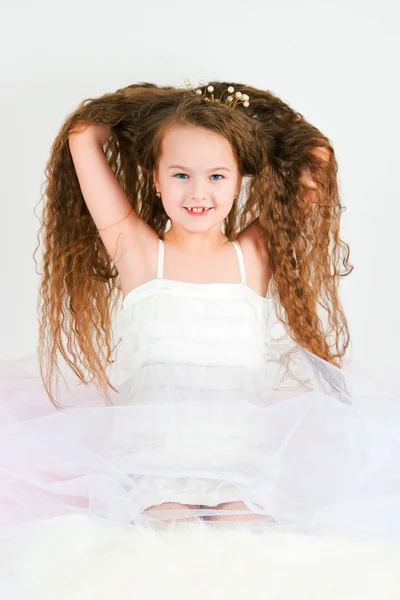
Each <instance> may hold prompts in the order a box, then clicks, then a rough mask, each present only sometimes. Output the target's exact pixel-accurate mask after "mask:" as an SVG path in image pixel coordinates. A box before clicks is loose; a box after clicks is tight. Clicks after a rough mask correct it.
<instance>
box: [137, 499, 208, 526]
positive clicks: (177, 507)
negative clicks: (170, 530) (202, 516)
mask: <svg viewBox="0 0 400 600" xmlns="http://www.w3.org/2000/svg"><path fill="white" fill-rule="evenodd" d="M198 508H200V507H199V506H197V505H194V504H180V503H179V502H163V503H162V504H154V505H152V506H149V507H148V508H146V510H144V511H143V513H148V514H149V515H150V516H152V517H153V518H155V519H157V520H158V521H162V522H163V523H171V521H174V522H175V521H178V522H183V521H195V520H197V519H198V517H195V516H193V517H191V516H187V517H179V516H178V515H177V516H176V517H175V516H174V518H167V519H163V518H162V517H163V516H164V515H163V513H164V512H165V511H168V512H170V511H171V512H172V511H186V512H194V511H195V510H196V509H198Z"/></svg>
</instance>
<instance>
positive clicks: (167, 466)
mask: <svg viewBox="0 0 400 600" xmlns="http://www.w3.org/2000/svg"><path fill="white" fill-rule="evenodd" d="M282 355H283V354H282ZM293 357H294V361H293V363H292V364H293V365H297V366H296V368H295V369H294V371H293V370H292V372H291V376H290V377H286V378H282V377H280V376H279V373H280V372H281V369H280V367H282V361H280V360H279V359H278V361H276V363H275V364H277V365H278V366H279V368H276V370H275V371H273V368H272V366H271V368H270V369H269V371H268V377H267V378H266V377H264V376H260V375H258V376H257V377H256V378H254V377H253V378H252V382H251V384H250V381H249V380H246V382H245V383H244V384H243V387H242V393H241V394H238V395H236V396H235V395H232V394H229V393H228V392H227V391H226V392H224V393H218V394H215V391H214V392H212V393H211V391H210V393H209V394H204V391H203V392H202V393H200V392H198V391H196V389H193V388H192V389H189V387H187V388H185V389H183V388H182V386H180V387H179V389H178V388H176V389H175V390H174V386H173V385H169V386H168V387H164V388H163V390H162V392H161V390H158V391H157V388H155V389H153V391H152V392H151V393H150V392H149V388H150V386H148V387H147V388H146V386H145V385H143V381H141V385H140V387H138V386H137V385H136V384H135V383H133V382H136V383H137V380H138V379H137V378H134V379H132V381H131V382H130V383H129V385H128V384H126V385H125V387H124V390H123V393H122V394H114V393H113V394H111V399H112V400H113V406H107V405H105V404H104V400H103V398H102V397H101V396H100V394H99V392H98V391H97V390H96V389H95V388H94V386H92V385H89V386H86V387H85V386H82V385H78V384H77V383H76V382H74V383H71V380H70V381H69V383H68V387H67V385H66V384H63V386H61V387H60V388H59V390H58V399H59V401H60V402H61V403H62V404H63V405H64V406H66V407H67V408H65V409H64V410H63V411H58V410H56V409H55V408H54V406H53V405H52V404H51V403H50V401H49V399H48V397H47V395H46V393H45V391H44V388H43V385H42V382H41V379H40V377H39V375H38V370H37V365H36V363H35V360H34V358H33V357H28V358H27V359H25V360H24V361H22V360H21V361H16V362H5V361H3V362H2V363H1V364H0V367H1V371H0V373H1V380H0V394H1V404H0V457H1V458H0V581H2V585H3V586H4V589H6V586H7V585H11V588H12V589H14V590H16V589H17V587H13V584H12V583H10V582H12V581H14V582H15V581H16V579H18V577H17V576H16V573H17V572H18V568H17V565H19V566H20V567H21V568H25V572H24V574H23V577H25V578H26V561H27V560H28V559H27V557H28V556H30V560H34V556H35V551H34V548H36V547H37V548H39V547H40V544H41V543H42V552H44V554H42V563H41V564H42V567H43V568H44V569H45V572H46V573H47V575H44V574H43V573H44V572H42V573H41V576H42V579H43V578H44V579H43V581H45V579H46V577H47V578H49V577H51V573H53V574H54V573H55V572H56V571H54V569H53V570H52V571H51V573H50V571H49V570H48V564H49V563H48V562H46V561H49V560H50V559H51V556H52V555H53V554H54V553H56V554H57V553H59V552H61V554H62V553H63V550H62V548H61V546H62V540H63V539H65V540H66V539H67V538H68V535H69V534H68V532H70V531H71V529H69V528H70V527H72V529H73V528H74V527H75V528H76V529H75V530H76V531H78V532H79V531H85V527H87V525H85V524H86V523H88V522H91V523H92V524H96V526H97V527H98V528H100V529H98V530H96V536H97V537H96V540H97V546H96V550H94V549H93V547H92V549H91V552H92V553H93V554H92V556H93V560H94V557H95V556H97V554H96V552H97V553H99V555H102V554H101V548H102V547H103V546H101V544H100V542H99V537H98V536H99V531H100V530H101V527H104V526H107V527H113V528H114V530H113V535H114V536H115V538H114V541H115V542H116V543H117V545H118V543H120V542H121V540H122V538H121V537H118V536H121V535H128V536H129V539H131V536H133V537H135V534H136V535H137V536H138V537H137V540H138V543H139V540H140V544H141V548H142V549H146V550H147V551H148V553H149V554H148V560H149V563H150V561H151V560H152V556H153V560H154V556H155V555H156V554H157V552H158V551H159V550H160V544H161V545H162V543H163V542H162V538H161V537H160V538H157V543H158V546H157V547H156V546H155V543H156V542H155V538H154V535H156V534H155V532H158V534H159V535H162V534H163V533H165V532H170V534H169V535H171V536H172V535H176V534H177V532H179V531H180V530H182V527H184V531H185V532H186V533H185V534H184V535H186V536H188V535H189V534H188V533H187V532H188V530H189V528H190V531H191V532H192V533H191V534H190V535H191V537H186V538H185V539H186V540H187V544H188V546H187V548H186V549H187V550H188V549H189V547H192V544H193V541H194V540H195V539H196V536H203V537H198V538H197V540H200V539H201V540H203V542H204V540H205V539H209V541H210V544H213V545H214V547H215V545H216V544H217V546H218V544H220V546H219V548H220V550H221V552H222V555H223V552H228V549H229V551H231V543H232V541H229V540H231V539H233V538H228V537H221V536H229V535H234V533H233V531H234V530H235V531H236V530H237V529H238V528H239V529H240V531H241V533H240V534H239V532H237V533H236V534H237V535H247V536H253V535H254V534H260V535H261V536H266V535H269V536H271V535H273V536H276V535H278V534H282V535H284V536H293V535H294V534H296V535H298V536H304V535H307V536H317V537H318V538H321V536H345V537H346V536H347V537H348V536H356V538H357V540H359V542H360V543H365V544H368V543H376V544H384V543H387V544H390V545H391V548H393V549H396V548H398V551H399V554H397V559H399V558H400V398H399V396H398V391H399V389H398V382H396V381H394V380H392V381H388V380H385V381H382V382H381V384H380V383H379V381H377V380H376V378H373V377H372V378H371V377H367V375H366V374H362V375H361V374H360V373H357V374H354V372H353V373H352V371H351V369H348V373H347V374H346V373H345V371H343V370H342V371H341V370H339V369H336V368H334V367H332V366H331V365H328V364H327V363H325V362H324V361H321V360H320V359H317V358H316V357H314V356H313V355H310V354H309V353H308V352H307V351H304V350H303V349H301V348H299V347H298V346H293V351H292V358H293ZM223 376H224V374H223V373H221V372H219V373H214V377H218V378H220V379H221V377H223ZM189 379H190V377H188V380H189ZM208 381H209V379H208ZM135 385H136V387H135ZM211 388H212V386H210V390H211ZM233 503H235V504H233ZM177 504H179V505H180V507H179V510H177V506H176V505H177ZM68 519H70V524H68ZM71 519H72V520H71ZM76 519H81V521H76ZM187 519H190V521H188V520H187ZM88 520H89V521H88ZM77 523H79V525H78V526H77V525H76V524H77ZM60 524H62V527H61V525H60ZM102 524H103V525H102ZM52 527H54V530H53V529H52ZM60 527H61V529H60ZM205 528H206V529H207V531H209V532H210V535H211V531H212V532H213V534H212V535H214V536H216V535H219V536H220V537H219V538H218V539H217V538H213V539H212V538H211V537H210V538H204V533H201V532H204V530H205ZM52 531H58V534H57V536H55V535H53V536H52V535H51V532H52ZM60 531H61V532H63V533H60ZM102 531H103V530H102ZM108 531H109V530H108ZM146 531H147V532H148V535H149V536H153V537H148V538H146V539H147V540H148V546H146V544H144V545H143V537H141V536H143V535H144V532H146ZM139 532H140V534H139ZM172 532H174V533H172ZM182 532H183V530H182ZM196 532H197V533H196ZM92 533H93V531H92ZM158 534H157V535H158ZM43 536H44V537H43ZM46 536H47V537H46ZM63 536H64V538H63ZM43 539H47V540H51V541H50V542H49V541H48V544H47V546H46V551H44V550H43V543H44V542H43ZM78 539H79V537H77V538H76V540H78ZM124 539H125V540H126V539H127V538H124ZM173 539H175V540H176V539H178V538H176V537H175V538H172V537H170V540H171V543H172V540H173ZM180 539H181V540H182V539H183V538H180ZM238 539H239V538H236V541H237V540H238ZM246 539H249V538H246ZM252 539H253V538H252ZM269 539H270V540H271V538H269ZM275 539H277V538H276V537H275ZM301 539H303V538H301ZM310 539H312V538H310ZM314 539H316V538H315V537H314ZM343 539H344V538H343ZM57 540H58V541H57ZM117 540H119V542H118V541H117ZM223 540H225V541H223ZM86 541H87V540H86ZM130 543H131V542H130ZM132 543H133V542H132ZM174 543H177V542H176V541H175V542H174ZM235 543H236V542H235ZM247 543H250V542H246V543H245V542H244V541H243V540H242V542H239V546H238V550H237V551H238V552H239V554H240V553H241V554H240V555H241V556H242V560H246V557H245V554H244V553H245V550H244V549H245V548H246V544H247ZM257 543H258V542H254V544H256V545H255V546H254V547H253V550H252V551H256V547H258V546H257ZM269 543H271V541H270V542H269ZM342 543H343V542H342ZM60 544H61V546H60ZM57 545H58V547H57ZM297 547H298V546H297ZM181 548H182V546H181ZM240 548H241V549H240ZM64 550H65V547H64ZM247 550H248V548H247ZM341 550H343V547H342V548H341ZM121 551H122V550H121ZM46 552H47V554H46ZM154 553H155V554H154ZM39 554H40V553H39ZM78 555H79V552H78V554H77V556H78ZM187 556H189V555H187ZM220 556H221V554H220ZM246 556H247V557H248V556H249V555H248V554H246ZM46 557H47V558H46ZM21 565H25V567H23V566H21ZM44 565H47V567H46V568H45V566H44ZM78 568H79V567H78V565H75V566H74V567H73V568H72V570H74V569H78ZM46 569H47V570H46ZM142 572H143V571H142ZM389 572H390V573H391V574H393V573H394V571H390V569H388V571H387V572H386V575H388V573H389ZM39 574H40V569H38V570H36V576H37V577H39ZM58 575H60V574H58ZM233 576H234V570H232V577H233ZM13 577H14V579H13ZM28 579H29V578H28ZM61 580H62V578H61V579H60V578H59V581H61ZM93 585H94V584H93ZM43 586H44V587H43V588H42V589H45V588H46V586H45V584H44V583H43ZM11 588H10V589H11ZM0 589H1V588H0ZM10 589H8V591H7V594H8V595H7V596H4V597H7V598H11V597H14V596H12V595H10V594H11V592H10ZM37 589H39V587H38V588H37ZM48 589H53V588H51V586H50V587H49V588H48ZM82 589H84V588H82ZM94 589H95V587H93V588H92V592H90V593H89V592H87V594H86V596H85V595H82V598H85V599H86V600H87V599H88V598H92V597H93V598H102V597H104V598H105V597H109V596H102V595H101V594H99V595H96V594H95V592H94ZM129 589H130V590H131V591H132V589H133V588H132V587H130V588H129ZM135 589H136V592H137V593H139V591H140V589H139V587H138V588H135ZM182 589H183V588H182ZM262 589H263V590H264V591H267V589H268V590H269V591H271V589H272V588H267V584H266V583H265V586H264V587H263V588H262ZM304 589H306V588H304ZM175 591H176V590H175ZM220 591H221V593H222V592H223V591H224V590H222V588H221V590H220ZM225 591H226V590H225ZM325 591H326V590H325ZM52 593H53V592H52ZM54 593H56V592H54ZM64 593H65V596H64V595H63V594H64ZM15 594H17V592H15ZM21 594H22V592H21ZM91 594H92V595H91ZM17 597H21V598H22V597H24V598H25V597H26V598H35V597H36V596H34V594H33V592H32V595H29V594H28V593H27V595H25V596H24V595H23V594H22V595H21V596H17V595H15V598H17ZM40 597H41V598H45V597H47V596H46V595H43V594H42V596H40ZM49 597H51V596H49ZM53 597H55V596H53ZM57 597H58V598H63V597H66V598H67V597H72V596H68V595H67V592H65V590H64V591H63V590H61V587H60V589H59V590H58V591H57ZM73 597H74V598H80V597H81V596H79V594H78V593H75V595H74V596H73ZM118 597H119V598H122V597H126V598H128V597H129V598H130V597H132V598H133V597H137V596H130V595H129V594H128V592H127V595H125V596H124V594H123V593H122V592H121V594H120V596H118ZM142 597H145V596H142ZM148 597H151V596H148ZM176 597H182V598H183V597H185V596H184V594H183V592H182V596H179V594H177V595H176ZM186 597H187V596H186ZM193 597H194V596H193ZM196 597H197V596H196ZM231 597H234V598H236V597H237V598H239V597H243V596H240V595H237V596H236V595H232V594H231ZM283 597H285V598H286V596H285V595H282V598H283ZM287 597H289V595H288V596H287ZM298 597H302V596H300V595H298ZM304 597H306V596H304ZM307 597H310V596H307ZM326 597H330V596H328V595H326ZM332 597H334V596H332ZM335 597H340V596H335ZM365 597H367V596H365ZM382 597H384V596H382ZM388 597H389V596H388ZM390 597H391V596H390ZM393 597H395V596H393Z"/></svg>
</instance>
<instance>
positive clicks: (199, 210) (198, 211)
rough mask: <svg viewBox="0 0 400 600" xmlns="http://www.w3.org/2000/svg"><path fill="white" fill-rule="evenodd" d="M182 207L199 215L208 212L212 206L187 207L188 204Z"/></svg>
mask: <svg viewBox="0 0 400 600" xmlns="http://www.w3.org/2000/svg"><path fill="white" fill-rule="evenodd" d="M183 208H185V209H186V210H187V211H189V212H191V213H193V214H197V215H201V214H203V213H205V212H208V211H209V210H211V209H212V206H209V207H206V206H203V207H200V206H192V207H191V208H189V207H188V206H184V207H183Z"/></svg>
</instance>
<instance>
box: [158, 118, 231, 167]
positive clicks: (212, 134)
mask: <svg viewBox="0 0 400 600" xmlns="http://www.w3.org/2000/svg"><path fill="white" fill-rule="evenodd" d="M189 159H190V160H191V161H193V162H194V163H197V164H201V163H204V162H205V161H206V162H207V163H208V162H210V161H211V162H212V163H213V164H214V162H215V160H217V159H219V163H218V164H220V163H221V161H225V162H227V163H229V164H230V165H232V164H233V163H235V156H234V153H233V150H232V147H231V145H230V143H229V142H228V140H227V139H226V138H225V137H224V136H223V135H221V134H220V133H218V132H216V131H211V130H210V129H206V128H204V127H189V126H188V127H184V126H179V127H178V126H176V127H173V128H171V129H169V130H168V131H166V133H165V135H164V137H163V140H162V155H161V161H163V162H165V161H168V162H170V161H174V162H179V161H180V162H181V163H182V161H183V163H182V164H187V162H188V160H189ZM185 161H186V162H185ZM215 164H217V163H215ZM221 164H222V163H221Z"/></svg>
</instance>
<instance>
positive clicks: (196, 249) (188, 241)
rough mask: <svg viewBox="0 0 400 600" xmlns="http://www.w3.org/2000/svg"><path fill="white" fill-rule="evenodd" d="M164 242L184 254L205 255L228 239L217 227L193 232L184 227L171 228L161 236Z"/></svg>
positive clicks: (218, 247) (214, 250)
mask: <svg viewBox="0 0 400 600" xmlns="http://www.w3.org/2000/svg"><path fill="white" fill-rule="evenodd" d="M162 239H163V241H164V242H167V243H168V244H170V245H173V246H174V247H175V248H176V249H177V250H179V251H182V252H184V253H185V254H192V255H203V256H204V255H205V254H213V253H215V252H217V251H218V250H221V248H222V247H223V246H224V245H225V244H226V243H227V242H228V241H229V240H228V238H227V237H226V235H224V234H223V233H222V232H221V230H220V229H219V228H218V230H216V229H210V230H208V231H201V232H198V233H197V232H193V231H187V230H186V229H182V228H179V229H178V228H176V227H174V226H173V225H171V228H170V229H169V230H168V231H167V232H166V233H165V234H164V235H163V237H162Z"/></svg>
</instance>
